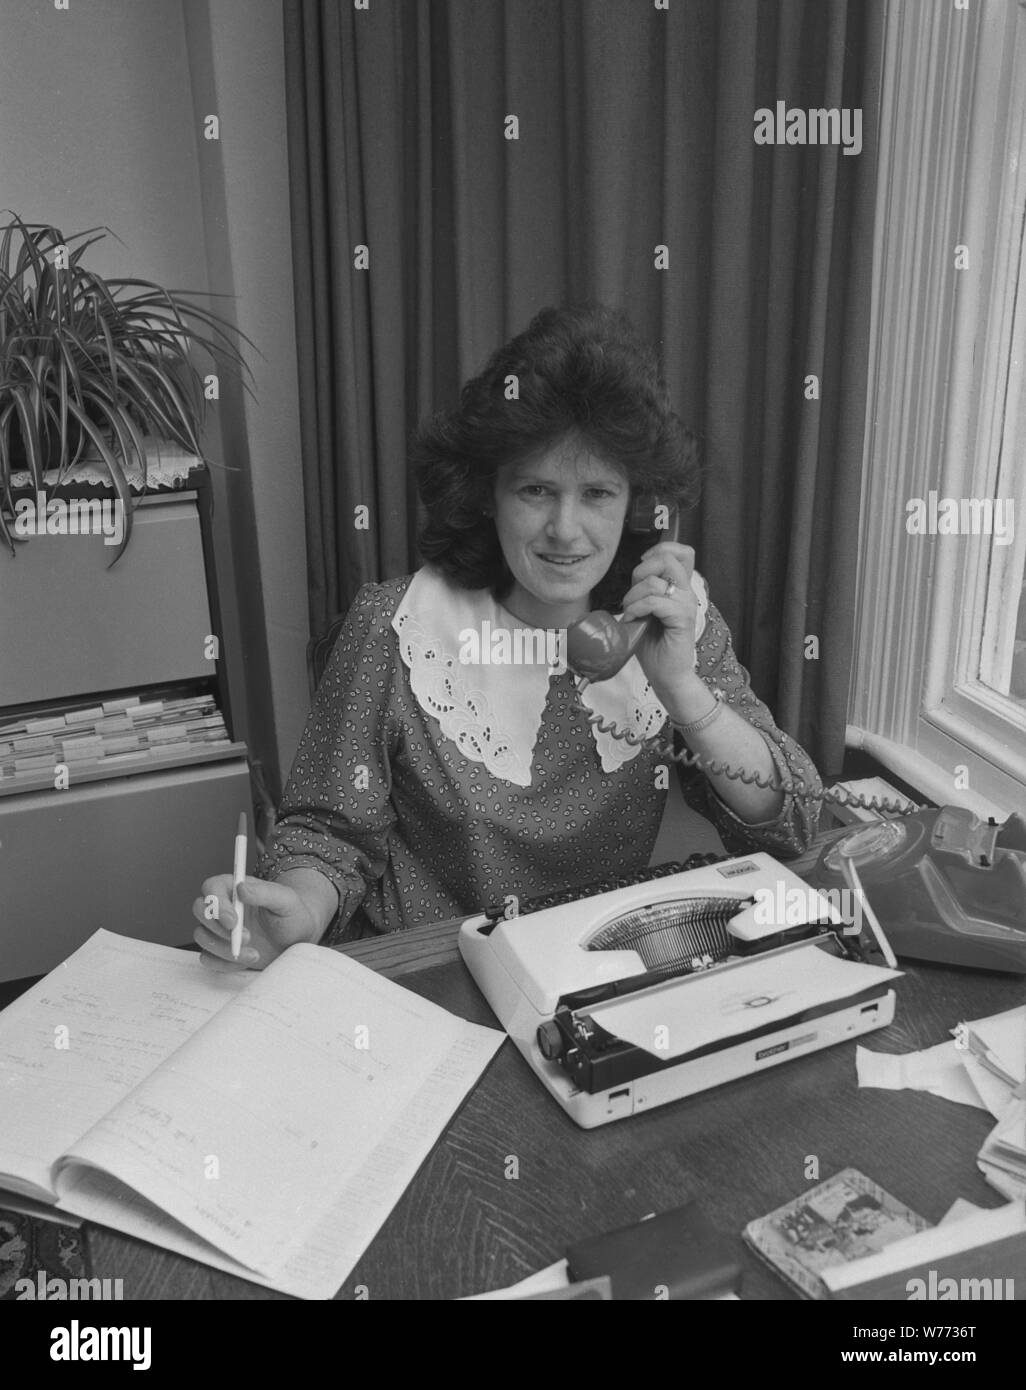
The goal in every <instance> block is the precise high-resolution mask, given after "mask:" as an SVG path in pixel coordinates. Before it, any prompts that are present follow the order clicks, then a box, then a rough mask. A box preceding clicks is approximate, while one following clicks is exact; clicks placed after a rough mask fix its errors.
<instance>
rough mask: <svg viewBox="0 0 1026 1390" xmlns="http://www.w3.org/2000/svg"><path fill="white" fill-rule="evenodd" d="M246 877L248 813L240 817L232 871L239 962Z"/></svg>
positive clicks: (234, 951) (234, 933) (235, 955)
mask: <svg viewBox="0 0 1026 1390" xmlns="http://www.w3.org/2000/svg"><path fill="white" fill-rule="evenodd" d="M245 877H246V813H245V811H243V812H242V814H241V815H240V816H239V828H238V830H237V831H236V832H235V867H234V869H233V870H232V911H233V912H234V913H235V925H234V926H233V927H232V960H238V958H239V954H240V953H241V951H242V925H243V917H244V916H245V912H246V905H245V903H240V902H239V884H240V883H241V882H242V880H243V879H244V878H245Z"/></svg>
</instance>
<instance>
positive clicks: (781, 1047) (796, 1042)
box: [755, 1033, 816, 1062]
mask: <svg viewBox="0 0 1026 1390" xmlns="http://www.w3.org/2000/svg"><path fill="white" fill-rule="evenodd" d="M815 1038H816V1034H815V1033H805V1034H803V1035H802V1037H800V1038H792V1039H791V1040H790V1042H782V1043H775V1044H774V1046H773V1047H764V1048H763V1049H762V1051H761V1052H757V1053H756V1054H755V1060H756V1061H757V1062H761V1061H762V1059H763V1058H764V1057H773V1056H775V1055H776V1053H778V1052H786V1051H787V1050H788V1048H790V1047H801V1046H802V1044H803V1043H808V1042H814V1041H815Z"/></svg>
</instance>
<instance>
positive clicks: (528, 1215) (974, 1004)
mask: <svg viewBox="0 0 1026 1390" xmlns="http://www.w3.org/2000/svg"><path fill="white" fill-rule="evenodd" d="M806 862H807V861H806ZM795 867H798V868H801V867H802V865H801V863H799V864H797V865H796V866H795ZM349 953H350V954H351V955H352V956H354V957H356V958H358V959H360V960H362V961H363V962H364V963H365V964H367V965H369V966H372V967H374V968H376V969H380V970H381V971H382V973H384V974H387V975H390V976H393V977H397V978H399V979H401V980H402V983H403V984H404V985H405V986H407V987H408V988H410V989H412V990H414V991H415V992H416V993H417V994H420V995H423V996H424V997H425V998H428V999H432V1000H434V1001H435V1002H436V1003H438V1004H441V1005H442V1006H444V1007H445V1008H447V1009H451V1010H453V1011H454V1012H455V1013H458V1014H461V1015H462V1016H463V1017H465V1018H468V1019H472V1020H473V1021H475V1022H479V1023H486V1024H491V1025H492V1026H494V1025H495V1019H494V1016H493V1015H492V1013H491V1010H490V1009H489V1008H488V1005H487V1004H486V1003H485V1002H484V999H483V998H482V996H481V995H480V994H479V992H478V990H477V988H476V986H475V985H474V983H473V981H472V979H471V978H470V976H469V974H468V972H467V970H466V968H465V967H464V965H463V963H462V961H461V960H460V959H459V957H458V954H457V951H456V926H455V924H448V925H446V924H442V925H439V926H432V927H428V928H424V929H421V930H418V931H413V932H408V933H404V934H402V935H401V936H400V935H396V936H394V937H384V938H379V939H374V940H370V941H361V942H357V943H355V944H354V945H353V946H351V947H350V948H349ZM897 991H898V1008H897V1015H896V1019H895V1022H894V1024H893V1025H892V1026H891V1027H890V1028H888V1029H885V1030H882V1031H880V1032H877V1033H871V1034H869V1035H868V1037H867V1038H865V1039H863V1040H862V1041H863V1042H864V1043H865V1044H866V1045H868V1046H869V1047H871V1048H873V1049H876V1050H878V1051H887V1052H908V1051H912V1050H914V1049H917V1048H922V1047H929V1046H930V1045H932V1044H933V1043H938V1042H943V1041H945V1040H946V1039H947V1038H948V1036H949V1034H948V1029H949V1028H951V1027H953V1026H954V1025H955V1024H956V1023H958V1022H960V1021H961V1020H963V1019H972V1018H979V1017H981V1016H984V1015H987V1014H991V1013H997V1012H998V1011H1000V1010H1002V1009H1008V1008H1012V1007H1014V1006H1016V1005H1018V1004H1020V1003H1022V1000H1023V992H1024V991H1023V981H1022V980H1021V979H1020V978H1017V977H1013V976H1008V975H995V974H990V973H983V972H969V971H961V970H955V969H947V968H942V967H934V966H925V965H924V966H913V967H910V968H908V970H907V974H906V977H905V979H904V980H901V981H899V982H898V986H897ZM992 1125H993V1120H992V1119H991V1118H990V1116H989V1115H988V1114H986V1113H985V1112H984V1111H982V1110H972V1109H970V1108H969V1107H966V1106H959V1105H955V1104H953V1103H951V1102H949V1101H944V1100H940V1099H938V1098H936V1097H934V1096H930V1095H925V1094H920V1093H916V1092H911V1091H880V1090H865V1091H860V1090H859V1089H858V1087H857V1084H856V1079H855V1048H854V1044H852V1043H844V1044H841V1045H839V1046H837V1047H833V1048H828V1049H827V1050H826V1051H824V1052H820V1053H814V1054H812V1055H811V1056H808V1057H804V1058H800V1059H798V1060H795V1061H790V1062H787V1063H784V1064H783V1065H781V1066H779V1067H777V1068H775V1069H774V1070H772V1071H769V1072H766V1073H763V1074H762V1075H760V1076H757V1077H748V1078H745V1079H743V1080H740V1081H735V1082H731V1083H730V1084H728V1085H725V1086H721V1087H719V1088H717V1089H716V1090H713V1091H707V1092H705V1093H703V1094H701V1095H698V1096H694V1097H692V1098H691V1099H688V1100H684V1101H679V1102H677V1103H676V1104H673V1105H669V1106H664V1107H663V1108H662V1109H659V1110H654V1111H652V1112H651V1113H649V1114H647V1115H639V1116H635V1117H632V1118H630V1119H626V1120H620V1121H617V1122H615V1123H613V1124H611V1125H607V1126H605V1127H604V1128H601V1129H597V1130H590V1131H587V1130H581V1129H578V1128H577V1126H576V1125H574V1124H573V1123H572V1121H571V1120H570V1119H569V1118H568V1117H567V1116H566V1115H565V1114H564V1113H563V1111H562V1110H561V1109H560V1108H559V1106H558V1105H557V1104H556V1103H555V1101H553V1100H552V1099H551V1098H550V1097H549V1096H548V1094H547V1093H546V1092H545V1091H544V1089H543V1088H542V1086H541V1085H540V1083H539V1082H538V1081H537V1079H536V1078H535V1077H534V1075H533V1073H532V1072H531V1071H530V1069H529V1068H528V1066H527V1063H526V1062H525V1061H524V1060H523V1058H522V1057H521V1056H520V1054H519V1052H517V1050H516V1049H515V1048H514V1046H513V1044H512V1043H509V1042H507V1043H505V1044H504V1045H503V1047H502V1048H501V1050H500V1051H499V1053H498V1055H497V1056H496V1058H495V1060H494V1061H493V1062H492V1064H491V1066H490V1067H489V1069H488V1071H487V1072H486V1073H485V1075H484V1077H483V1079H482V1080H481V1082H480V1084H479V1085H478V1086H477V1087H476V1089H475V1090H474V1091H473V1092H472V1094H471V1095H470V1097H469V1099H468V1100H467V1102H466V1104H465V1105H464V1107H463V1108H462V1110H461V1111H460V1112H459V1114H458V1115H457V1116H456V1118H455V1119H454V1120H453V1122H452V1124H451V1125H450V1126H449V1128H448V1130H447V1131H446V1133H445V1134H444V1135H443V1137H442V1139H441V1140H440V1142H439V1143H438V1144H437V1145H436V1146H435V1148H434V1149H433V1150H432V1152H431V1154H430V1155H429V1156H428V1159H427V1161H426V1162H425V1163H424V1165H423V1166H422V1168H421V1169H420V1171H419V1173H418V1174H417V1176H416V1178H415V1179H414V1181H413V1182H412V1183H411V1185H410V1187H409V1188H408V1189H407V1191H406V1192H405V1193H404V1195H403V1197H402V1199H401V1200H400V1202H399V1204H398V1206H397V1207H396V1208H395V1210H394V1211H393V1212H392V1214H391V1216H390V1217H389V1219H388V1221H387V1222H386V1224H385V1225H384V1226H383V1227H382V1229H381V1231H380V1233H379V1234H378V1236H377V1238H376V1239H375V1240H374V1242H373V1243H372V1244H371V1246H370V1247H369V1248H368V1250H367V1251H366V1253H365V1254H364V1256H363V1258H362V1259H361V1260H360V1262H359V1264H358V1265H357V1267H356V1269H355V1270H354V1271H353V1273H352V1274H351V1275H350V1277H349V1278H348V1279H347V1280H346V1282H345V1284H344V1286H343V1287H342V1289H341V1290H340V1292H339V1295H338V1296H339V1297H340V1298H354V1297H356V1296H357V1291H358V1288H359V1286H361V1285H363V1286H364V1287H365V1288H366V1291H367V1292H366V1294H361V1295H360V1296H363V1297H369V1298H371V1299H449V1298H456V1297H459V1296H461V1295H463V1294H470V1293H479V1292H482V1291H484V1290H485V1289H491V1288H500V1287H502V1286H504V1285H506V1284H511V1283H513V1282H514V1281H516V1280H518V1279H521V1278H523V1277H524V1276H525V1275H527V1274H530V1273H532V1272H533V1271H534V1270H536V1269H540V1268H541V1267H542V1266H544V1265H547V1264H550V1263H551V1262H552V1261H554V1260H556V1259H559V1258H561V1257H562V1255H563V1254H564V1253H565V1250H566V1247H567V1245H568V1244H569V1243H570V1242H571V1241H573V1240H576V1239H578V1238H580V1237H582V1236H586V1235H590V1234H593V1233H596V1232H599V1231H603V1230H608V1229H612V1228H614V1227H616V1226H622V1225H626V1224H628V1223H629V1222H632V1221H637V1220H639V1219H640V1218H641V1217H643V1216H644V1215H646V1213H648V1212H651V1211H658V1210H663V1209H666V1208H668V1207H673V1206H678V1205H679V1204H680V1203H681V1202H683V1201H684V1200H685V1199H686V1198H688V1197H694V1198H696V1199H697V1200H698V1201H699V1202H700V1203H701V1205H702V1207H703V1208H704V1209H705V1211H706V1212H707V1213H708V1215H709V1216H710V1218H711V1219H712V1220H713V1221H714V1222H715V1223H716V1224H717V1225H718V1226H719V1227H720V1228H721V1229H722V1230H723V1231H724V1232H725V1233H729V1234H730V1235H731V1237H732V1238H733V1239H734V1240H735V1242H736V1246H737V1250H738V1252H739V1254H740V1255H741V1259H742V1262H743V1266H744V1283H743V1286H742V1297H744V1298H754V1299H786V1298H790V1297H791V1296H792V1295H791V1294H790V1293H789V1291H788V1289H787V1287H786V1285H784V1284H783V1283H782V1282H781V1281H780V1280H778V1279H777V1278H776V1276H774V1275H773V1274H771V1273H770V1272H769V1271H768V1270H767V1269H765V1268H764V1267H763V1266H762V1265H761V1264H760V1263H759V1261H757V1260H756V1259H755V1257H754V1256H753V1255H751V1254H750V1253H749V1252H748V1250H747V1247H745V1246H744V1245H743V1243H742V1241H741V1230H742V1228H743V1227H744V1225H745V1224H746V1223H747V1222H748V1221H750V1220H751V1219H752V1218H753V1217H756V1216H761V1215H763V1214H765V1213H766V1212H768V1211H770V1210H772V1209H773V1208H774V1207H776V1206H779V1205H780V1204H781V1203H782V1202H784V1201H786V1200H788V1199H789V1198H791V1197H794V1196H796V1195H797V1194H798V1193H800V1192H802V1191H803V1190H805V1189H806V1188H807V1187H808V1186H809V1185H810V1183H809V1180H808V1178H807V1177H806V1165H807V1163H808V1162H809V1160H810V1158H815V1159H817V1160H818V1164H819V1173H820V1176H821V1177H824V1178H825V1177H828V1176H829V1175H830V1174H832V1173H835V1172H837V1171H838V1169H840V1168H844V1167H846V1166H848V1165H853V1166H854V1167H856V1168H860V1169H862V1171H863V1172H865V1173H866V1174H868V1175H869V1176H870V1177H871V1178H873V1179H875V1180H876V1181H877V1182H879V1183H880V1184H881V1185H882V1186H883V1187H885V1188H886V1189H887V1190H888V1191H889V1192H891V1193H893V1195H894V1196H895V1197H897V1198H899V1199H900V1200H902V1201H904V1202H906V1203H908V1205H909V1206H911V1207H914V1208H915V1209H916V1210H918V1211H919V1212H921V1213H922V1215H923V1216H925V1217H927V1218H928V1219H929V1220H931V1221H937V1220H939V1219H940V1217H941V1216H943V1214H944V1212H945V1211H946V1210H947V1208H948V1206H950V1204H951V1203H952V1202H953V1201H954V1200H955V1198H956V1197H959V1196H961V1197H967V1198H969V1200H970V1201H973V1202H976V1203H978V1204H979V1205H980V1206H998V1205H1000V1204H1001V1202H1002V1200H1003V1199H1002V1198H1001V1197H1000V1195H999V1194H998V1193H997V1192H996V1191H995V1190H994V1189H992V1188H991V1187H990V1186H989V1185H988V1184H987V1183H986V1182H985V1181H984V1179H983V1177H982V1175H981V1174H980V1172H979V1170H978V1169H977V1167H976V1163H975V1156H976V1152H977V1150H978V1149H979V1147H980V1145H981V1144H982V1143H983V1140H984V1138H985V1137H986V1134H987V1132H988V1130H989V1129H990V1128H991V1127H992ZM90 1238H91V1244H92V1249H93V1255H94V1264H95V1268H94V1274H95V1275H96V1276H97V1277H101V1278H102V1277H108V1278H121V1279H123V1280H124V1292H125V1297H126V1298H148V1299H188V1298H201V1299H273V1298H278V1297H282V1295H278V1294H275V1293H272V1292H270V1291H269V1290H266V1289H262V1288H259V1287H257V1286H256V1285H253V1284H249V1283H246V1282H244V1281H243V1280H240V1279H236V1278H233V1277H231V1276H229V1275H225V1274H221V1273H219V1272H218V1271H216V1270H212V1269H208V1268H206V1267H205V1266H203V1265H199V1264H195V1263H193V1262H192V1261H190V1260H187V1259H183V1258H182V1257H180V1256H176V1255H172V1254H169V1253H167V1252H165V1251H162V1250H157V1249H155V1248H154V1247H152V1246H147V1245H144V1244H142V1243H141V1242H139V1241H136V1240H132V1239H130V1238H128V1237H125V1236H120V1235H118V1234H116V1233H115V1232H111V1231H107V1230H104V1229H99V1228H92V1230H91V1233H90Z"/></svg>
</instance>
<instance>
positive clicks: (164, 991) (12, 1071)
mask: <svg viewBox="0 0 1026 1390" xmlns="http://www.w3.org/2000/svg"><path fill="white" fill-rule="evenodd" d="M251 978H252V977H251V976H244V975H227V974H226V975H218V974H215V973H214V972H213V971H209V970H205V969H204V968H203V967H202V966H201V965H200V963H199V957H198V955H197V954H196V953H195V952H193V951H176V950H175V949H173V948H172V947H170V946H159V945H156V944H154V943H153V942H149V941H133V940H131V939H130V938H128V937H125V936H117V935H115V934H114V933H113V932H108V931H98V932H95V933H94V935H92V936H91V937H90V938H89V940H88V941H87V942H86V943H85V945H84V946H81V947H79V949H78V950H77V951H75V952H74V954H73V955H71V956H69V957H68V959H67V960H66V961H65V962H64V963H63V964H62V965H59V966H58V967H57V968H56V969H55V970H52V971H51V972H50V974H49V975H47V976H46V978H45V979H43V980H40V982H39V983H38V984H37V985H34V986H33V987H32V989H30V990H28V991H27V992H26V993H25V994H23V995H22V996H21V997H20V998H19V999H16V1000H15V1001H14V1003H13V1004H11V1005H9V1006H8V1008H6V1009H4V1011H3V1012H2V1013H0V1095H2V1096H3V1124H2V1126H0V1185H2V1186H10V1187H13V1188H15V1189H17V1190H19V1191H23V1192H24V1191H27V1190H32V1191H37V1190H38V1191H40V1192H41V1193H49V1194H51V1197H52V1189H53V1168H54V1165H55V1163H56V1162H57V1160H58V1159H59V1158H60V1157H61V1155H62V1154H63V1153H64V1152H65V1150H66V1149H67V1148H68V1147H69V1146H70V1145H71V1144H72V1143H74V1141H75V1140H76V1139H79V1138H81V1136H82V1135H83V1134H84V1133H85V1132H86V1130H88V1129H89V1128H90V1127H91V1126H92V1125H94V1124H95V1123H96V1121H97V1120H99V1119H100V1118H101V1116H103V1115H105V1114H106V1113H107V1111H108V1110H109V1109H110V1108H111V1107H112V1106H113V1105H116V1104H117V1102H118V1101H119V1100H122V1099H123V1098H124V1097H125V1096H126V1095H127V1094H128V1093H129V1091H131V1090H132V1089H133V1088H134V1087H135V1086H136V1085H137V1084H138V1082H139V1081H141V1080H142V1079H143V1078H144V1077H146V1076H148V1075H149V1073H150V1072H151V1071H152V1070H153V1068H154V1067H155V1066H157V1065H158V1063H160V1062H163V1061H164V1060H165V1059H166V1058H167V1057H169V1056H170V1055H171V1054H172V1053H173V1052H174V1051H175V1049H176V1048H178V1047H179V1046H180V1045H181V1044H182V1043H183V1042H184V1041H185V1039H186V1038H188V1037H190V1036H191V1034H192V1033H194V1032H195V1031H196V1029H197V1028H199V1027H200V1026H201V1025H202V1024H203V1023H205V1022H206V1021H207V1019H209V1018H211V1017H212V1016H213V1015H214V1014H216V1013H217V1011H218V1010H219V1009H220V1008H222V1007H223V1006H224V1004H226V1003H227V1002H228V1000H229V999H232V998H234V997H235V995H237V994H238V993H239V992H240V990H241V989H243V988H245V987H246V985H247V984H248V983H249V980H250V979H251Z"/></svg>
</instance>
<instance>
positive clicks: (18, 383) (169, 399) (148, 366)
mask: <svg viewBox="0 0 1026 1390" xmlns="http://www.w3.org/2000/svg"><path fill="white" fill-rule="evenodd" d="M9 215H10V216H11V217H12V220H11V221H10V222H9V223H8V224H7V225H6V226H4V227H3V228H0V537H2V538H3V540H4V541H6V543H7V545H8V547H9V548H10V550H11V552H12V554H13V553H14V549H15V547H14V542H13V539H12V535H11V531H10V527H9V521H8V519H7V518H6V517H5V516H4V511H5V508H6V510H7V511H8V512H11V511H13V497H12V491H13V489H12V481H11V479H12V475H13V474H14V473H16V472H18V471H24V470H27V471H28V473H29V475H30V479H31V483H32V488H33V491H34V492H41V491H42V490H43V488H44V481H45V474H46V473H47V471H48V470H55V472H56V477H55V478H52V479H51V480H50V485H51V486H52V487H57V486H59V485H60V483H61V482H62V481H63V480H64V479H65V477H66V476H67V474H68V473H69V472H70V471H71V469H72V468H74V467H75V465H76V464H77V463H78V462H79V460H80V459H82V458H83V457H84V456H85V455H86V454H89V455H90V460H91V461H95V462H97V463H98V464H100V465H101V466H102V467H103V469H104V470H105V471H106V473H107V474H108V475H109V479H110V484H111V486H112V487H113V489H114V491H115V493H116V494H117V497H118V498H119V499H120V501H121V504H122V506H123V508H124V514H125V533H124V537H123V540H122V543H121V546H120V548H119V550H118V552H117V555H115V557H114V559H115V560H117V559H118V558H119V557H120V556H121V554H122V552H123V551H124V549H125V546H126V545H127V544H128V540H129V536H130V534H131V525H132V505H133V504H132V492H131V488H130V484H129V472H130V471H131V470H132V468H133V465H134V466H137V467H138V468H139V469H140V470H141V473H142V480H143V485H144V486H145V482H146V452H145V448H144V443H143V436H144V435H145V434H150V435H155V436H158V437H162V438H164V439H167V440H171V441H174V442H175V443H177V444H180V445H181V446H182V447H184V448H186V449H188V450H189V451H190V452H191V453H194V454H199V452H200V443H199V435H200V432H201V429H202V425H203V418H204V414H205V409H206V398H205V395H204V389H203V378H202V376H201V374H200V372H199V369H198V367H197V366H196V364H195V361H194V360H193V359H194V353H195V350H197V349H198V350H199V351H200V352H202V353H205V354H206V355H207V356H208V357H209V358H211V359H212V360H213V362H214V364H215V365H216V366H217V367H218V368H219V369H220V368H227V370H228V371H229V372H236V373H238V375H240V376H243V374H244V373H245V372H247V371H248V368H247V367H246V364H245V362H244V360H243V358H242V356H241V353H240V352H239V350H238V348H237V347H236V346H235V341H234V338H233V337H232V336H230V335H231V334H232V333H233V332H237V331H238V330H233V328H232V325H231V324H229V323H228V322H227V321H226V320H224V319H222V318H220V317H219V316H218V315H217V314H214V313H212V312H211V311H210V310H208V309H204V308H202V307H200V306H199V305H197V304H194V303H191V302H189V300H187V299H184V298H182V295H183V293H188V291H184V292H183V291H179V290H165V289H161V287H160V286H159V285H155V284H153V283H152V282H151V281H149V280H135V279H104V278H102V277H101V276H99V275H96V274H94V273H93V272H92V271H89V270H87V269H86V268H85V266H84V265H83V263H82V262H83V258H84V256H85V253H86V252H87V251H88V250H89V248H90V247H91V246H93V245H95V243H96V242H98V241H101V240H102V239H103V236H104V234H105V233H106V231H107V230H108V229H107V228H100V227H93V228H90V229H89V231H85V232H77V233H75V234H74V235H73V236H70V237H66V236H64V235H63V233H62V232H61V231H60V230H59V229H58V228H56V227H52V226H48V225H46V224H45V223H28V222H23V221H22V219H21V218H20V217H18V216H16V215H14V214H9ZM115 239H117V238H115ZM238 336H239V337H240V338H242V339H243V340H244V341H245V342H246V343H249V345H250V346H253V344H252V343H251V342H250V339H248V338H246V337H245V334H242V333H239V334H238ZM243 385H244V386H245V387H246V389H247V390H248V389H249V387H248V385H247V384H246V382H245V380H244V379H243Z"/></svg>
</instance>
